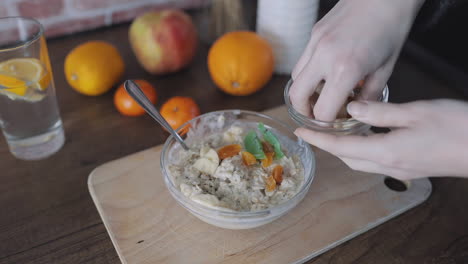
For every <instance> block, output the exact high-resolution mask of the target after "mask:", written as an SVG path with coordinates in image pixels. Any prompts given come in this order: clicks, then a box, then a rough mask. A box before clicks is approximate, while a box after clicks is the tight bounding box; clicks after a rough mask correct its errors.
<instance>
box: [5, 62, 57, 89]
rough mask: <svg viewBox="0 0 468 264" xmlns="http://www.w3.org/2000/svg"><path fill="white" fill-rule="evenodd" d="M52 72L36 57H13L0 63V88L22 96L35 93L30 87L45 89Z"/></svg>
mask: <svg viewBox="0 0 468 264" xmlns="http://www.w3.org/2000/svg"><path fill="white" fill-rule="evenodd" d="M50 81H51V77H50V73H49V72H48V71H47V70H45V68H44V67H43V66H42V64H41V62H40V61H39V60H38V59H34V58H20V59H11V60H7V61H4V62H2V63H0V89H3V90H4V91H6V92H7V93H9V94H10V95H11V94H14V95H17V96H21V97H24V96H26V97H28V94H31V95H32V94H35V93H34V91H31V92H30V91H28V90H30V89H36V90H39V91H45V89H47V87H48V86H49V84H50Z"/></svg>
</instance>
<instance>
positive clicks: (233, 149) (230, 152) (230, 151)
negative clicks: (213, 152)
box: [218, 144, 242, 160]
mask: <svg viewBox="0 0 468 264" xmlns="http://www.w3.org/2000/svg"><path fill="white" fill-rule="evenodd" d="M241 149H242V146H241V145H239V144H232V145H226V146H224V147H222V148H220V149H219V150H218V156H219V158H220V159H222V160H223V159H226V158H229V157H232V156H235V155H237V154H239V152H240V151H241Z"/></svg>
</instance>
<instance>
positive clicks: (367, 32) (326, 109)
mask: <svg viewBox="0 0 468 264" xmlns="http://www.w3.org/2000/svg"><path fill="white" fill-rule="evenodd" d="M422 2H423V0H392V1H387V0H353V1H349V0H344V1H339V2H338V4H336V6H335V7H334V8H333V9H332V10H331V11H330V12H329V13H328V14H327V15H326V16H325V17H324V18H323V19H321V20H320V21H319V22H317V23H316V24H315V26H314V28H313V30H312V35H311V38H310V41H309V43H308V45H307V47H306V49H305V50H304V53H303V54H302V56H301V58H300V59H299V61H298V63H297V65H296V67H295V68H294V70H293V72H292V79H293V80H294V82H293V84H292V86H291V89H290V92H289V96H290V99H291V103H292V105H293V106H294V108H295V109H296V110H297V111H298V112H299V113H301V114H303V115H306V116H311V105H310V103H309V98H310V97H311V96H312V94H313V93H314V91H315V89H316V87H317V85H318V84H319V83H320V81H322V80H324V81H325V86H324V88H323V90H322V92H321V94H320V97H319V99H318V101H317V103H316V104H315V106H314V109H313V112H314V116H315V118H316V119H318V120H322V121H333V120H334V119H335V117H336V115H337V113H338V111H339V109H340V108H341V107H342V106H343V105H344V104H345V101H346V99H347V97H348V95H349V94H350V92H351V91H352V90H353V89H354V88H355V87H356V85H357V84H358V82H359V81H360V80H363V79H365V84H364V87H363V90H362V94H361V99H364V100H376V99H377V97H378V95H379V94H382V90H383V88H384V87H385V84H386V82H387V80H388V78H389V77H390V74H391V73H392V71H393V66H394V65H395V62H396V60H397V58H398V55H399V53H400V50H401V47H402V45H403V41H404V40H405V39H406V36H407V34H408V31H409V29H410V27H411V25H412V23H413V21H414V17H415V16H416V14H417V12H418V10H419V8H420V5H421V4H422Z"/></svg>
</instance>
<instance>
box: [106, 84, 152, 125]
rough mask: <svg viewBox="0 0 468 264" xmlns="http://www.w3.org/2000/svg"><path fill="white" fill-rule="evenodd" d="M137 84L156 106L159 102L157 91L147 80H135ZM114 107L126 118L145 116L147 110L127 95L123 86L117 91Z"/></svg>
mask: <svg viewBox="0 0 468 264" xmlns="http://www.w3.org/2000/svg"><path fill="white" fill-rule="evenodd" d="M135 82H136V83H137V84H138V86H140V88H141V90H142V91H143V93H144V94H145V95H146V97H148V99H149V100H150V101H151V103H153V104H155V103H156V100H157V94H156V89H154V87H153V86H152V85H151V84H150V83H149V82H147V81H145V80H135ZM114 105H115V108H117V110H118V111H119V112H120V113H121V114H122V115H125V116H141V115H143V114H145V110H144V109H143V108H142V107H141V106H140V105H139V104H138V103H137V102H136V101H135V100H133V98H132V97H131V96H130V95H129V94H128V93H127V91H126V90H125V87H124V85H123V84H121V85H120V86H119V88H118V89H117V91H115V94H114Z"/></svg>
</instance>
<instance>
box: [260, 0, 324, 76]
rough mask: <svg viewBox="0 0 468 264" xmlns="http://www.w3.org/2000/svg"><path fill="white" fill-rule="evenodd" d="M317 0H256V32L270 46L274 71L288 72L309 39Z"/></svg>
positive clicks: (317, 4)
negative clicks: (273, 60) (273, 58)
mask: <svg viewBox="0 0 468 264" xmlns="http://www.w3.org/2000/svg"><path fill="white" fill-rule="evenodd" d="M319 2H320V0H259V1H258V8H257V33H258V34H259V35H260V36H262V37H263V38H265V39H266V40H267V41H268V42H269V43H270V44H271V46H272V48H273V53H274V56H275V72H276V73H279V74H291V72H292V70H293V68H294V66H295V65H296V63H297V61H298V60H299V58H300V56H301V54H302V52H303V51H304V49H305V47H306V46H307V42H308V41H309V39H310V33H311V31H312V27H313V25H314V24H315V22H316V20H317V13H318V8H319Z"/></svg>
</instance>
